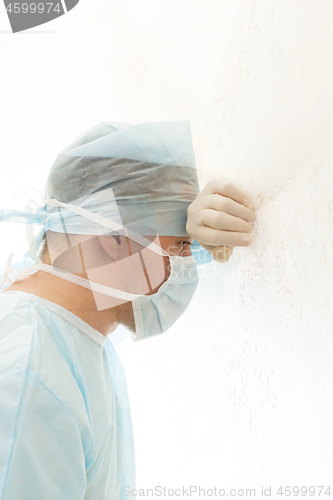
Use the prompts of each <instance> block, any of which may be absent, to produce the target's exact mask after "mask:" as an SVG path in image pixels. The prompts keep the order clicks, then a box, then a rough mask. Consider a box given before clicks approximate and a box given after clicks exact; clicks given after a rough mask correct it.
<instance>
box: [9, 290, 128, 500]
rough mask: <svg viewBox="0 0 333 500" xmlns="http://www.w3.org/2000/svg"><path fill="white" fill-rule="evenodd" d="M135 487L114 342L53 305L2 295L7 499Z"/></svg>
mask: <svg viewBox="0 0 333 500" xmlns="http://www.w3.org/2000/svg"><path fill="white" fill-rule="evenodd" d="M125 487H127V488H125ZM134 487H135V465H134V445H133V433H132V424H131V415H130V408H129V402H128V395H127V388H126V379H125V375H124V370H123V366H122V364H121V361H120V359H119V357H118V355H117V353H116V351H115V349H114V347H113V345H112V343H111V342H110V340H109V339H108V338H107V337H105V336H104V335H102V334H101V333H100V332H98V331H97V330H95V329H94V328H92V327H91V326H90V325H88V324H87V323H86V322H84V321H83V320H81V319H80V318H79V317H77V316H76V315H74V314H72V313H71V312H69V311H67V310H66V309H64V308H62V307H60V306H59V305H57V304H55V303H53V302H50V301H48V300H45V299H42V298H40V297H37V296H35V295H32V294H29V293H25V292H19V291H17V292H16V291H13V292H4V293H0V500H46V499H50V500H67V499H68V500H83V499H84V500H116V499H125V498H126V499H127V498H131V496H129V495H128V494H126V493H127V492H128V491H131V490H132V489H133V488H134Z"/></svg>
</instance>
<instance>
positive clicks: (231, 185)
mask: <svg viewBox="0 0 333 500" xmlns="http://www.w3.org/2000/svg"><path fill="white" fill-rule="evenodd" d="M223 187H224V189H225V190H226V191H230V189H232V188H233V187H234V184H233V183H232V182H230V181H225V183H224V185H223Z"/></svg>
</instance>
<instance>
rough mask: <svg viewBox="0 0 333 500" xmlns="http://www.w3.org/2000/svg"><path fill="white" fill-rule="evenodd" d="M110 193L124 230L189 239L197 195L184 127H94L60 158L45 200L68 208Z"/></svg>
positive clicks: (114, 124)
mask: <svg viewBox="0 0 333 500" xmlns="http://www.w3.org/2000/svg"><path fill="white" fill-rule="evenodd" d="M109 188H112V192H113V197H114V199H115V200H116V204H117V209H118V212H119V216H120V219H121V221H122V224H123V226H124V227H127V228H131V227H133V228H138V227H142V228H145V229H143V230H144V231H146V234H147V235H149V234H155V233H158V234H159V235H161V236H188V234H187V232H186V228H185V226H186V220H187V208H188V206H189V205H190V203H191V202H192V201H193V200H194V199H195V197H196V196H197V194H198V193H199V184H198V178H197V171H196V166H195V158H194V152H193V145H192V139H191V130H190V124H189V122H188V121H187V120H184V121H176V122H146V123H141V124H137V125H130V124H126V123H117V122H102V123H98V124H97V125H95V126H94V127H92V128H91V129H89V130H87V131H86V132H84V133H82V134H81V135H79V136H78V137H77V138H76V139H75V140H74V141H73V142H71V143H70V144H69V145H68V146H67V147H66V148H64V149H63V150H62V151H61V152H60V153H59V155H58V157H57V158H56V160H55V162H54V164H53V166H52V168H51V171H50V173H49V176H48V179H47V185H46V191H45V197H46V198H56V199H57V200H59V201H61V202H64V203H72V202H73V201H74V200H76V199H79V198H81V197H83V196H85V195H88V194H91V193H96V192H98V191H101V190H105V189H109ZM110 202H111V200H110ZM149 228H151V231H149ZM147 230H148V232H147Z"/></svg>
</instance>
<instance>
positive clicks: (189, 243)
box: [181, 241, 192, 248]
mask: <svg viewBox="0 0 333 500" xmlns="http://www.w3.org/2000/svg"><path fill="white" fill-rule="evenodd" d="M181 243H182V245H183V248H184V247H185V246H186V245H192V242H190V241H181Z"/></svg>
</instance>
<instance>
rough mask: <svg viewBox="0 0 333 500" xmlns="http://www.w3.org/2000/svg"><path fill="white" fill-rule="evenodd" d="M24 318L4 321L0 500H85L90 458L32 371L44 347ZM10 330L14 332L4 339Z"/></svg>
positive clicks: (64, 413) (0, 375)
mask: <svg viewBox="0 0 333 500" xmlns="http://www.w3.org/2000/svg"><path fill="white" fill-rule="evenodd" d="M20 316H21V314H20V311H18V313H17V314H16V316H15V317H13V315H9V316H6V317H5V318H4V319H3V321H2V322H1V330H2V331H1V334H2V335H1V336H0V340H1V342H0V360H1V361H0V499H1V500H14V499H15V500H44V499H46V498H50V499H52V500H64V499H65V498H68V499H69V498H70V499H71V500H83V499H84V495H85V490H86V473H85V457H84V451H83V446H82V439H81V435H80V432H79V430H78V426H77V423H76V421H75V419H74V418H73V415H72V414H71V413H70V412H69V411H68V410H67V409H66V408H65V406H64V405H63V404H62V402H61V401H60V400H59V399H58V398H57V397H56V396H55V395H54V394H53V393H52V392H51V391H50V389H49V388H48V387H46V386H45V384H44V383H43V382H42V381H41V380H40V378H39V377H38V375H36V374H35V373H32V372H31V371H30V370H29V359H31V357H32V356H33V353H34V352H35V353H36V351H38V349H39V347H40V346H38V343H37V342H36V345H34V337H33V335H31V331H29V329H30V330H32V326H31V325H29V321H26V320H27V318H25V321H24V318H23V317H20ZM6 330H8V331H10V332H11V333H10V334H8V335H3V334H4V331H6ZM1 337H2V338H1ZM39 359H40V361H39V363H40V364H41V363H43V360H42V358H39ZM49 369H50V370H51V369H52V368H51V367H49ZM54 376H56V374H54Z"/></svg>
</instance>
